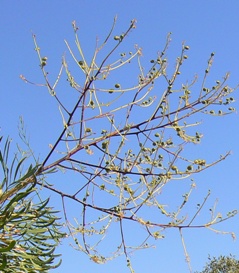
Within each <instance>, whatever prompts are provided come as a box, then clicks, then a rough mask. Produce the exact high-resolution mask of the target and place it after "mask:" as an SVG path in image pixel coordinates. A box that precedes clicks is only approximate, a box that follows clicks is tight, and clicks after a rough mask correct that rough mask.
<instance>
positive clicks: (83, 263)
mask: <svg viewBox="0 0 239 273" xmlns="http://www.w3.org/2000/svg"><path fill="white" fill-rule="evenodd" d="M0 7H1V11H2V12H1V17H0V24H1V32H0V41H1V43H0V52H1V53H0V55H1V58H0V71H1V76H0V77H1V81H0V107H1V115H0V127H1V134H3V135H10V136H11V137H12V138H13V139H14V140H15V141H18V139H17V136H18V133H17V126H18V120H19V116H23V117H24V121H25V124H26V128H27V130H28V133H29V134H30V139H31V144H32V146H33V148H34V150H35V152H36V154H37V155H38V154H39V156H40V158H41V157H44V153H46V151H47V149H48V145H49V142H51V141H52V142H53V141H54V138H55V137H56V136H57V132H58V129H59V127H57V126H58V125H59V119H58V118H59V116H58V113H57V112H56V110H57V109H56V106H55V104H54V103H53V102H52V100H51V97H50V96H49V95H48V92H47V90H46V89H44V88H41V87H36V86H33V85H30V84H25V83H24V82H23V81H21V80H20V78H19V75H20V74H23V75H24V76H26V77H27V78H28V79H29V80H31V81H32V82H36V83H42V82H43V79H42V76H41V72H40V69H39V66H38V59H37V56H36V53H35V51H34V44H33V40H32V33H34V34H36V35H37V40H38V43H39V45H40V47H41V51H42V53H43V55H46V56H48V59H49V62H48V70H49V71H50V76H49V77H50V78H52V79H53V78H54V77H55V76H56V75H57V72H58V69H59V67H60V64H61V56H62V55H63V54H64V53H65V52H67V48H66V46H65V44H64V39H66V40H68V41H69V43H71V44H73V43H74V34H73V31H72V26H71V22H72V21H73V20H76V22H77V25H78V26H79V28H80V37H81V41H82V46H83V48H84V49H85V53H86V56H88V57H90V56H91V54H92V53H93V50H94V47H95V39H96V37H99V39H101V40H103V39H104V37H105V35H106V34H107V33H108V30H109V29H110V27H111V24H112V21H113V18H114V16H115V15H117V17H118V20H117V25H116V29H115V32H116V33H117V31H118V32H119V33H120V32H122V31H124V30H125V29H126V28H127V27H128V25H129V22H130V21H131V20H132V19H136V20H137V28H136V29H135V30H134V31H133V32H132V33H130V35H129V37H128V38H127V40H126V45H127V48H128V49H129V50H130V48H133V46H134V44H138V45H139V46H140V47H142V48H143V54H144V58H145V59H146V60H147V59H149V60H150V59H151V58H154V56H155V55H156V53H157V51H159V50H161V49H162V48H163V46H164V44H165V39H166V36H167V34H168V33H169V32H172V42H171V45H170V48H169V51H168V55H169V59H170V60H171V65H172V66H173V65H174V59H175V58H176V57H177V55H178V54H179V52H180V49H181V44H182V42H183V41H186V44H188V45H190V51H189V52H188V56H189V59H188V61H187V63H186V65H185V68H184V71H183V73H182V74H183V77H184V78H183V79H189V80H190V79H192V78H193V76H194V75H195V74H198V75H199V77H202V75H203V72H204V70H205V67H206V65H207V60H208V58H209V56H210V54H211V52H215V61H214V65H213V69H212V71H211V73H210V79H212V81H214V80H218V79H219V80H221V79H222V77H223V76H224V75H225V73H226V72H228V71H229V72H230V74H231V76H230V80H229V83H230V85H231V86H236V85H237V84H238V83H239V51H238V47H239V39H238V30H239V17H238V10H239V3H238V1H236V0H232V1H222V0H211V1H206V0H201V1H192V0H185V1H179V0H174V1H170V0H169V1H160V0H158V1H156V0H154V1H153V0H148V1H144V0H138V1H130V0H129V1H123V0H122V1H113V0H112V1H105V0H101V1H76V0H74V1H70V0H69V1H67V0H66V1H63V0H61V1H59V0H58V1H55V0H51V1H1V4H0ZM234 97H235V98H236V99H238V97H239V96H238V93H237V92H236V93H235V95H234ZM66 100H67V98H66ZM69 103H70V102H69ZM237 104H238V103H236V105H237ZM203 121H204V125H203V127H202V128H203V129H202V130H203V133H204V135H205V139H204V140H203V142H202V144H201V145H200V146H199V148H195V149H196V150H195V151H196V153H199V154H200V153H204V154H205V157H206V158H210V159H211V158H212V159H215V158H216V157H217V155H220V154H221V153H224V152H226V151H228V150H232V155H231V156H230V157H229V158H228V159H227V160H226V161H224V162H222V163H220V164H219V165H218V166H215V167H214V168H212V169H210V170H208V171H206V172H205V173H203V174H200V175H198V176H196V177H195V179H196V180H197V181H200V183H199V184H198V189H197V192H198V194H199V196H205V193H206V192H207V190H208V189H211V191H212V195H211V199H210V204H211V205H212V204H213V202H214V200H215V199H217V198H218V200H219V203H218V210H219V211H223V212H226V211H228V210H232V209H236V208H237V209H238V207H239V201H238V174H239V171H238V156H239V148H238V141H237V140H238V137H239V130H238V115H237V114H233V115H229V116H226V117H224V118H222V119H221V118H220V119H218V118H215V119H213V120H212V119H211V118H208V119H207V118H206V117H203ZM192 151H194V150H192ZM59 179H62V178H60V177H59ZM177 187H179V185H175V188H177ZM174 194H175V193H172V196H169V197H168V198H174ZM175 196H176V194H175ZM195 198H196V197H195ZM196 199H197V198H196ZM196 199H195V200H196ZM195 202H196V201H195ZM205 213H207V212H205ZM222 227H223V229H225V230H229V231H235V232H236V234H239V232H238V231H239V230H238V217H237V218H234V219H232V220H230V221H229V222H227V223H224V224H223V226H222ZM129 229H132V234H134V235H135V236H137V234H135V232H134V227H129ZM185 241H186V244H187V247H188V251H189V254H190V257H191V262H192V267H193V269H194V270H200V269H201V268H202V266H203V265H204V264H205V262H206V260H207V256H208V254H210V255H212V256H213V255H215V256H218V255H220V254H229V253H232V254H234V255H237V254H238V248H239V244H238V240H237V241H233V240H232V239H231V237H230V236H226V235H218V234H215V233H213V232H210V231H207V230H188V231H186V232H185ZM68 244H69V242H64V243H63V245H62V246H61V248H60V249H59V251H60V252H62V253H63V257H62V258H63V264H62V267H60V268H59V269H57V270H55V271H53V272H57V273H64V272H73V273H75V272H77V273H78V272H80V273H88V272H97V273H101V272H102V273H103V272H104V273H105V272H107V273H108V272H109V273H110V272H115V273H124V272H128V271H127V268H126V267H124V262H125V261H124V259H123V258H119V259H117V260H114V261H111V262H109V263H107V264H106V265H97V264H94V263H92V262H91V261H90V260H89V259H88V258H87V257H86V256H85V255H84V254H82V253H80V252H77V251H74V250H72V249H71V248H70V247H69V246H68ZM155 244H156V246H157V248H156V249H150V250H142V251H139V252H136V253H135V254H134V255H133V258H132V260H133V264H134V266H135V271H136V273H143V272H146V271H150V272H157V273H161V272H162V273H171V272H188V271H187V264H186V262H185V257H184V255H183V248H182V244H181V242H180V238H179V235H178V233H177V232H176V231H173V230H168V231H166V238H165V239H164V240H159V241H157V242H155ZM237 257H238V256H237Z"/></svg>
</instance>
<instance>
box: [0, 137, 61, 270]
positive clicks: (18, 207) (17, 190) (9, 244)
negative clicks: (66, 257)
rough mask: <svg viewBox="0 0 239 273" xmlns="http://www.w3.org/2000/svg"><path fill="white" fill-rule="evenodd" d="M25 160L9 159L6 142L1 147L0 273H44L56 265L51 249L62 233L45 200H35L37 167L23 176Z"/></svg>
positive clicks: (8, 145) (36, 197)
mask: <svg viewBox="0 0 239 273" xmlns="http://www.w3.org/2000/svg"><path fill="white" fill-rule="evenodd" d="M1 140H2V138H1ZM0 144H2V143H0ZM25 159H26V158H24V157H23V158H21V159H18V158H17V155H14V156H13V158H12V155H11V153H10V140H9V139H7V140H6V142H5V144H4V145H2V146H1V149H0V164H1V171H0V174H1V177H2V181H1V184H0V272H6V273H10V272H11V273H18V272H19V273H20V272H21V273H22V272H26V273H27V272H29V273H30V272H31V273H37V272H48V270H49V269H52V268H56V267H58V266H59V265H60V262H58V263H57V264H55V259H56V258H57V257H58V256H59V255H57V254H55V247H56V246H57V245H58V243H59V240H60V239H61V238H62V237H63V233H61V232H59V227H60V224H59V223H58V222H57V220H58V218H57V216H56V212H55V211H53V210H52V208H50V207H49V206H48V201H49V200H48V199H47V200H44V201H42V200H40V199H39V196H38V191H37V188H36V185H37V184H36V182H37V177H36V173H37V170H38V169H39V165H36V166H34V167H33V166H32V165H30V167H29V168H28V169H27V170H26V171H25V173H24V174H23V173H22V172H23V163H25ZM9 161H11V163H10V164H9V163H8V162H9ZM37 200H39V201H37ZM36 201H37V202H36Z"/></svg>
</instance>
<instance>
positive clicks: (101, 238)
mask: <svg viewBox="0 0 239 273" xmlns="http://www.w3.org/2000/svg"><path fill="white" fill-rule="evenodd" d="M115 23H116V21H114V23H113V26H112V28H111V29H110V31H109V33H108V34H107V35H106V38H105V40H104V41H103V42H102V43H101V44H99V41H98V40H97V45H96V49H95V51H94V52H93V54H92V56H91V58H89V57H88V56H86V55H85V54H84V49H83V48H82V46H81V42H80V38H79V36H78V32H79V29H78V27H77V25H76V22H75V21H74V22H73V23H72V26H73V30H74V35H75V43H76V44H75V45H76V47H75V49H73V47H72V46H71V45H70V44H69V43H68V42H67V41H65V42H66V46H67V48H68V50H69V53H70V55H71V57H72V60H73V62H72V61H70V60H68V59H67V57H66V56H65V55H63V57H62V64H61V67H60V68H59V74H58V75H57V77H56V79H55V80H50V79H49V71H48V70H47V67H48V66H47V65H48V59H49V58H50V57H49V56H45V55H42V54H41V49H40V46H39V45H38V42H37V37H36V35H33V40H34V44H35V50H36V53H37V55H38V58H39V64H40V69H41V71H42V74H43V78H44V84H42V86H44V87H45V88H47V90H48V92H49V95H50V96H49V97H50V98H51V99H53V100H54V101H55V103H56V104H57V105H58V109H59V113H60V119H61V120H62V125H61V128H59V134H58V136H57V137H56V139H55V140H54V142H53V144H50V145H49V146H50V150H49V152H48V153H47V154H46V155H41V156H42V157H43V159H41V160H39V159H36V157H35V156H34V155H33V154H32V153H31V152H30V153H29V154H28V156H27V157H28V159H29V158H30V159H31V161H32V162H34V165H33V164H31V165H29V168H27V170H26V171H25V173H23V172H20V170H21V169H22V165H23V163H25V157H22V158H21V159H18V160H17V159H15V158H13V159H12V162H13V163H11V167H10V168H8V167H6V162H7V157H8V156H7V154H6V153H8V146H9V144H8V143H9V142H8V141H7V142H6V144H5V146H4V148H3V151H4V153H5V154H4V153H3V155H2V156H1V163H2V168H3V174H4V177H5V178H4V180H3V182H2V187H1V188H2V190H3V193H2V195H1V196H2V197H1V200H2V201H1V204H2V205H4V207H3V208H2V209H1V212H2V216H1V217H3V219H4V220H3V221H2V229H3V230H5V232H6V233H5V235H4V236H3V237H2V239H1V240H2V241H1V243H2V246H1V247H2V252H3V253H4V254H3V255H2V256H1V263H2V266H4V265H6V262H7V263H9V262H10V261H11V260H12V259H15V260H14V263H12V266H13V268H17V266H18V265H19V264H20V263H21V262H20V261H18V259H22V257H23V266H24V267H23V268H24V270H26V272H33V271H31V270H35V271H34V272H45V271H47V270H48V269H49V268H52V266H51V265H49V264H51V263H52V262H53V260H54V259H55V257H56V255H55V254H53V253H54V250H55V246H56V245H57V244H58V242H59V241H58V239H60V238H62V237H64V232H67V233H68V234H67V236H72V238H73V241H74V247H75V248H76V249H78V250H80V251H82V252H84V253H85V254H87V255H88V256H89V257H90V259H91V260H92V261H94V262H96V263H105V262H106V261H108V260H111V259H113V258H116V257H118V256H119V255H125V257H126V263H127V266H128V267H129V269H130V270H131V272H133V267H132V265H131V261H130V254H131V253H132V252H134V251H135V250H138V249H143V248H149V247H150V246H151V245H152V244H153V242H154V241H155V240H158V239H163V238H164V232H165V230H167V229H169V228H170V229H172V228H173V229H177V230H178V231H179V234H180V236H181V238H182V243H183V246H184V251H185V256H186V258H187V260H188V263H189V254H188V252H187V247H186V245H185V243H184V240H183V230H184V229H189V228H194V229H195V228H210V227H213V230H216V229H215V228H214V226H215V225H216V224H218V223H221V222H223V221H225V220H227V219H229V218H231V217H233V216H235V215H236V214H237V211H236V210H232V211H231V212H228V214H227V215H222V214H221V213H219V212H217V211H216V208H215V207H214V208H213V209H211V211H210V214H211V219H210V220H206V219H205V221H204V222H199V221H197V218H198V216H199V214H200V213H201V212H202V210H203V208H204V206H205V204H206V202H207V200H208V198H209V196H210V191H209V192H208V194H207V195H206V196H205V198H204V199H203V200H202V201H201V203H198V204H194V205H195V207H196V210H194V211H192V210H188V207H187V204H188V202H190V200H191V195H192V192H193V191H194V189H195V188H196V182H195V181H194V179H193V177H194V175H196V174H197V173H200V172H202V171H204V170H206V169H208V168H210V167H212V166H214V165H215V164H217V163H219V162H220V161H222V160H224V159H225V158H226V157H227V156H228V155H229V153H226V154H224V155H215V157H216V156H218V157H217V158H215V160H214V161H212V162H208V161H207V159H206V158H197V157H194V156H193V153H190V154H188V153H187V151H188V150H190V151H191V150H193V149H194V146H195V145H200V141H201V139H202V137H203V133H202V132H200V130H199V129H200V123H201V119H202V116H205V117H208V116H213V117H215V118H220V117H222V116H224V115H227V114H229V113H231V112H234V111H235V108H234V107H232V106H231V104H232V103H233V102H234V98H233V92H234V90H235V89H236V88H234V87H230V86H229V85H228V82H227V81H228V77H229V74H225V76H224V78H223V80H218V79H216V80H215V81H214V84H213V85H211V84H209V83H208V77H209V74H210V69H211V66H212V63H213V59H214V53H211V55H210V56H209V59H208V62H207V66H206V68H205V71H204V72H203V77H202V79H200V83H199V79H198V77H197V76H195V78H193V79H192V80H191V81H188V80H187V81H186V82H181V81H180V74H181V70H182V66H183V65H184V63H185V61H186V60H187V59H188V52H189V50H190V47H189V46H188V45H187V44H184V43H183V44H182V48H181V52H179V56H178V57H177V58H176V61H175V66H174V67H173V68H172V67H170V65H169V63H168V59H167V55H168V54H169V53H168V46H169V44H170V41H171V38H170V34H169V35H168V36H167V39H166V42H165V46H164V48H163V49H162V50H161V51H159V52H158V53H157V54H155V58H153V59H151V60H149V61H147V62H145V60H144V59H143V51H142V49H141V48H140V47H139V46H135V48H133V49H132V50H127V51H126V50H125V48H124V47H123V51H122V49H121V47H122V45H123V43H124V42H125V41H127V37H128V35H130V33H131V31H132V30H134V29H135V27H136V21H135V20H132V21H131V22H130V25H129V27H128V29H127V30H126V31H124V32H122V33H119V34H117V33H114V31H115V29H114V27H115ZM72 71H73V72H72ZM21 78H22V80H24V81H25V82H26V83H29V84H33V85H34V84H35V83H33V82H32V81H31V80H30V79H28V78H29V77H28V76H24V75H21ZM64 79H66V81H67V84H66V82H65V81H63V80H64ZM61 85H62V86H61ZM66 89H69V90H67V98H66ZM20 135H21V137H22V139H23V141H24V142H25V144H26V145H27V147H28V148H29V151H31V149H30V145H29V143H28V140H27V139H26V137H25V133H24V131H21V132H20ZM6 151H7V152H6ZM15 163H16V164H17V165H16V168H15V169H16V170H15V171H14V168H13V166H14V164H15ZM9 171H10V174H9V173H8V172H9ZM19 172H20V173H19ZM18 173H19V175H18V176H17V174H18ZM57 174H58V175H60V174H61V175H64V176H66V177H68V181H69V182H68V184H67V186H66V187H64V188H62V186H61V185H59V184H58V183H57V179H55V180H54V176H56V175H57ZM12 176H13V177H12ZM8 178H9V179H10V181H8ZM175 180H183V181H185V184H184V185H183V186H182V191H184V192H183V194H181V193H180V192H179V193H178V196H177V199H176V200H171V199H170V198H169V197H168V198H166V199H167V200H168V201H167V202H168V203H166V204H165V202H162V196H166V197H167V196H170V191H172V190H173V189H174V186H173V181H175ZM171 184H172V185H171ZM42 191H44V192H45V191H48V192H51V193H55V194H56V195H57V196H58V197H59V200H60V202H61V204H62V214H63V216H64V219H62V222H61V223H58V219H57V216H56V214H55V213H56V212H55V209H57V210H59V209H60V208H58V207H57V208H54V209H53V210H52V209H51V208H49V207H48V199H47V200H45V201H42V200H41V197H40V196H41V192H42ZM29 196H33V197H31V198H30V199H29ZM37 198H39V200H40V201H39V203H36V204H35V201H36V200H37ZM164 200H165V198H164ZM32 202H33V203H32ZM175 202H176V203H177V204H176V205H175ZM72 204H74V205H73V206H74V208H75V207H77V206H78V207H77V212H78V213H77V215H75V214H74V211H72ZM170 204H171V205H170ZM79 211H80V212H81V213H79ZM4 215H5V216H4ZM6 215H10V216H7V217H6ZM9 217H10V218H9ZM11 217H12V218H11ZM12 222H13V223H14V224H12ZM9 223H10V224H9ZM63 223H64V224H63ZM130 225H133V226H137V228H140V230H141V233H140V234H141V235H140V236H141V237H140V238H137V239H133V240H132V239H130V236H129V229H127V228H126V227H128V226H130ZM63 226H66V227H67V231H65V230H64V232H63V231H62V230H61V231H59V230H58V229H59V228H60V227H62V229H63ZM19 229H20V230H21V236H20V238H19V239H14V238H13V237H18V232H17V231H16V230H19ZM111 230H114V232H113V237H112V233H111ZM142 230H143V232H142ZM216 231H217V230H216ZM217 232H218V231H217ZM223 232H224V231H223ZM228 233H230V234H231V235H232V236H234V233H232V232H228ZM33 234H34V235H33ZM29 238H30V239H29ZM107 238H108V240H111V246H110V248H109V249H108V251H106V249H105V248H103V247H102V245H103V244H104V242H105V241H106V240H107ZM112 238H113V239H112ZM21 240H22V242H23V243H22V244H23V245H21V244H20V241H21ZM52 240H53V241H52ZM128 241H129V243H128ZM43 242H44V243H43ZM46 242H47V243H46ZM48 242H49V244H48ZM29 243H30V244H31V246H28V244H29ZM26 244H27V245H26ZM19 245H20V246H19ZM21 249H24V250H26V249H29V251H30V252H29V253H28V252H22V251H19V250H21ZM19 253H20V254H19ZM39 253H40V255H42V258H41V256H40V255H39ZM24 255H25V256H24ZM29 255H30V256H29ZM32 266H33V267H32ZM39 266H42V268H40V267H39ZM33 268H34V269H33ZM189 268H190V263H189ZM190 269H191V268H190ZM21 270H22V269H21ZM27 270H28V271H27ZM40 270H43V271H40ZM44 270H45V271H44ZM6 272H17V271H14V270H13V271H6ZM19 272H20V271H19Z"/></svg>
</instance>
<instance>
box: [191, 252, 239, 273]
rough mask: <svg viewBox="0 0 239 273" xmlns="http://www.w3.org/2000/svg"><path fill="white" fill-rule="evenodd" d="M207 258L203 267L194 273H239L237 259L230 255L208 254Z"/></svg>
mask: <svg viewBox="0 0 239 273" xmlns="http://www.w3.org/2000/svg"><path fill="white" fill-rule="evenodd" d="M208 260H209V261H208V262H207V264H206V265H205V267H204V269H203V270H202V271H200V272H198V271H197V272H196V273H239V261H238V260H237V259H236V258H235V257H234V256H232V255H229V256H219V257H218V258H216V257H213V258H211V257H210V256H209V257H208Z"/></svg>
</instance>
